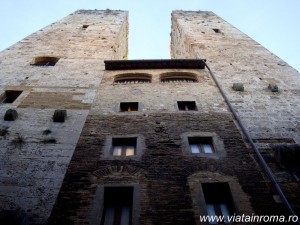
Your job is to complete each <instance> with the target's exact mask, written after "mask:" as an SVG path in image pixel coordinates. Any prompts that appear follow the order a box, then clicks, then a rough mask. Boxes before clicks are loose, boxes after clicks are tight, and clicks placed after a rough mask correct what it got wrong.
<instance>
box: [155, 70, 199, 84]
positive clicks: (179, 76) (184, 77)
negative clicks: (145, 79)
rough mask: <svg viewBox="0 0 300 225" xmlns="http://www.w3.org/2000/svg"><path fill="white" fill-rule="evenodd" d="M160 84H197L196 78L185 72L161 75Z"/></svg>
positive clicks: (194, 75)
mask: <svg viewBox="0 0 300 225" xmlns="http://www.w3.org/2000/svg"><path fill="white" fill-rule="evenodd" d="M160 82H161V83H197V82H198V80H197V76H196V74H193V73H187V72H169V73H164V74H161V76H160Z"/></svg>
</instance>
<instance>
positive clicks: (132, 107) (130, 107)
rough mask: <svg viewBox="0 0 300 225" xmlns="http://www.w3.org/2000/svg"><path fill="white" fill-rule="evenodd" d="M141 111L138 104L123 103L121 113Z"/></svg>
mask: <svg viewBox="0 0 300 225" xmlns="http://www.w3.org/2000/svg"><path fill="white" fill-rule="evenodd" d="M138 110H139V103H138V102H121V103H120V112H136V111H138Z"/></svg>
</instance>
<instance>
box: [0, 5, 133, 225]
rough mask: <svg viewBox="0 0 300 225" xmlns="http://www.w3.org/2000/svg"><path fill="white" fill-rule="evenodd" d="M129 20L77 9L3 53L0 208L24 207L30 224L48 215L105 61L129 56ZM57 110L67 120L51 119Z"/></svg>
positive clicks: (117, 13)
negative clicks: (11, 110) (10, 110)
mask: <svg viewBox="0 0 300 225" xmlns="http://www.w3.org/2000/svg"><path fill="white" fill-rule="evenodd" d="M127 17H128V14H127V12H124V11H109V10H106V11H82V10H80V11H77V12H75V13H73V14H71V15H69V16H67V17H66V18H64V19H62V20H60V21H58V22H56V23H53V24H51V25H50V26H48V27H46V28H44V29H42V30H39V31H38V32H36V33H34V34H32V35H30V36H29V37H26V38H25V39H24V40H22V41H20V42H19V43H17V44H15V45H13V46H11V47H10V48H8V49H6V50H5V51H3V52H1V54H0V68H1V72H0V80H1V86H0V95H1V102H2V103H1V106H0V115H1V119H0V149H1V151H0V161H1V167H0V171H1V175H0V183H1V184H0V209H4V210H12V209H14V210H17V209H18V208H22V209H23V210H24V211H25V212H26V213H27V215H28V217H29V219H30V224H43V223H44V222H45V221H46V220H47V218H48V217H49V215H50V212H51V209H52V207H53V204H54V202H55V199H56V196H57V194H58V192H59V189H60V186H61V184H62V181H63V178H64V175H65V172H66V169H67V167H68V165H69V162H70V159H71V157H72V154H73V151H74V148H75V146H76V143H77V141H78V138H79V135H80V133H81V130H82V127H83V125H84V122H85V119H86V116H87V115H88V113H89V111H90V109H91V105H92V102H93V100H94V98H95V96H96V92H97V89H98V87H99V84H100V81H101V79H102V75H103V70H104V62H103V60H104V59H126V57H127V32H128V18H127ZM9 109H13V110H16V112H17V114H18V118H15V117H16V115H15V114H14V113H9V112H8V113H7V114H8V115H10V116H9V117H8V118H7V120H4V115H5V114H6V112H7V110H9ZM55 110H66V117H65V118H64V116H63V115H64V111H61V112H62V114H61V113H59V112H58V113H56V115H58V120H61V119H63V120H64V122H54V120H53V116H54V112H55ZM11 114H12V115H11ZM59 115H60V116H59ZM11 119H13V121H10V120H11ZM17 214H22V213H21V212H20V210H19V211H18V210H17Z"/></svg>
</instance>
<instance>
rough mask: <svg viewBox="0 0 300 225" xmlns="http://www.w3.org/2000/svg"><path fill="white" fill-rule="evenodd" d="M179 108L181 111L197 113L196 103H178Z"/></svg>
mask: <svg viewBox="0 0 300 225" xmlns="http://www.w3.org/2000/svg"><path fill="white" fill-rule="evenodd" d="M177 106H178V110H179V111H197V107H196V102H195V101H178V102H177Z"/></svg>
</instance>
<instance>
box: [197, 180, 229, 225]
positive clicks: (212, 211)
mask: <svg viewBox="0 0 300 225" xmlns="http://www.w3.org/2000/svg"><path fill="white" fill-rule="evenodd" d="M202 190H203V194H204V198H205V203H206V209H207V214H208V215H209V216H212V217H213V216H224V222H219V223H220V224H224V223H229V221H228V217H229V216H231V215H233V213H234V206H233V201H232V196H231V192H230V188H229V185H228V183H203V184H202ZM210 224H218V222H217V221H211V222H210Z"/></svg>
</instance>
